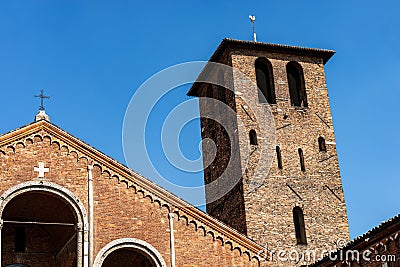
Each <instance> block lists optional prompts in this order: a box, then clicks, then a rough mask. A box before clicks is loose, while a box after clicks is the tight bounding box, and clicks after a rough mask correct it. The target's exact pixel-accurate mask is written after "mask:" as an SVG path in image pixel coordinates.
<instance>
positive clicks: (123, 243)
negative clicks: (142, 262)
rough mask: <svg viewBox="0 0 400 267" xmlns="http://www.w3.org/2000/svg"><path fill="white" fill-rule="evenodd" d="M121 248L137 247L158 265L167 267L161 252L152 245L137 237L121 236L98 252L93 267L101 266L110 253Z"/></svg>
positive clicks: (157, 266) (158, 266)
mask: <svg viewBox="0 0 400 267" xmlns="http://www.w3.org/2000/svg"><path fill="white" fill-rule="evenodd" d="M121 248H133V249H137V250H139V251H141V252H143V253H144V254H145V255H146V256H147V257H148V258H150V259H151V260H152V261H153V263H154V264H155V266H156V267H167V264H166V263H165V261H164V259H163V257H162V256H161V254H160V253H159V252H158V251H157V250H156V249H155V248H154V247H153V246H152V245H150V244H149V243H147V242H145V241H143V240H140V239H136V238H121V239H117V240H114V241H112V242H110V243H108V244H107V245H106V246H105V247H103V248H102V249H101V250H100V251H99V253H98V254H97V256H96V259H95V260H94V264H93V267H101V266H102V264H103V262H104V260H105V259H106V258H107V256H108V255H110V254H111V253H112V252H114V251H116V250H118V249H121Z"/></svg>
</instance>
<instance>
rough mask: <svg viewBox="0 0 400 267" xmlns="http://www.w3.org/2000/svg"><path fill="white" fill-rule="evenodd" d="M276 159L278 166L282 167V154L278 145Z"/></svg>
mask: <svg viewBox="0 0 400 267" xmlns="http://www.w3.org/2000/svg"><path fill="white" fill-rule="evenodd" d="M276 160H277V161H278V168H279V169H280V170H282V169H283V167H282V155H281V148H280V147H279V146H277V147H276Z"/></svg>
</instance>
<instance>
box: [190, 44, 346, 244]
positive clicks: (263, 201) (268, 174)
mask: <svg viewBox="0 0 400 267" xmlns="http://www.w3.org/2000/svg"><path fill="white" fill-rule="evenodd" d="M260 57H265V58H267V59H268V60H269V61H270V62H271V64H272V67H273V73H274V74H273V75H274V86H275V94H276V98H277V104H274V105H268V104H260V103H259V102H258V93H257V87H256V77H255V67H254V66H255V60H256V59H257V58H260ZM217 61H218V62H221V63H223V64H229V65H230V66H232V67H233V69H235V70H238V71H240V72H241V73H243V74H244V75H245V76H247V77H248V78H249V79H250V80H251V81H252V82H253V83H252V85H249V84H247V83H245V82H243V78H242V77H239V76H240V75H237V74H233V80H232V81H233V84H234V91H235V97H234V98H229V97H227V101H226V104H227V105H228V106H230V107H231V108H232V109H233V110H234V111H235V112H236V118H235V122H233V123H232V124H227V125H228V127H226V131H232V133H234V134H233V136H234V138H233V139H232V140H228V141H227V140H226V138H221V135H218V132H220V131H221V130H220V128H219V126H217V125H216V123H215V122H214V123H213V122H208V121H207V120H205V119H203V120H202V136H203V138H206V137H207V138H212V137H214V141H215V142H216V144H217V147H220V149H219V150H220V151H219V152H218V155H217V157H216V159H215V160H214V162H213V163H212V164H211V165H210V166H209V167H208V168H207V169H206V170H205V181H206V183H208V182H209V181H215V180H217V179H218V174H219V173H222V172H223V171H224V170H223V168H224V167H225V166H224V165H221V164H220V163H221V161H227V160H228V159H227V157H229V156H232V155H230V154H229V153H228V152H227V150H228V149H229V148H230V147H238V148H239V150H237V151H234V153H236V154H235V155H233V156H234V158H233V160H234V161H235V163H236V164H234V165H233V167H232V169H231V170H227V172H228V173H231V174H232V177H235V176H234V175H242V174H243V175H242V176H241V179H240V183H239V187H242V188H243V191H242V192H243V193H242V192H241V191H240V190H236V191H235V192H233V191H232V192H230V193H229V194H227V195H226V196H225V197H224V198H222V199H220V200H219V201H215V202H213V203H210V204H209V205H208V206H207V212H209V213H210V214H211V215H212V216H215V217H216V218H219V219H220V220H222V221H224V222H226V223H227V224H229V225H231V226H232V227H235V228H237V229H238V230H239V231H242V232H243V233H246V234H247V235H248V236H249V237H250V238H252V239H253V240H255V241H256V242H258V243H259V244H262V245H265V244H268V247H269V248H270V249H275V250H280V249H285V250H287V251H288V250H291V249H296V250H299V251H302V250H305V249H308V250H316V249H323V248H324V246H326V245H329V246H334V244H335V243H336V241H337V240H338V239H344V240H347V241H348V240H349V230H348V220H347V214H346V205H345V200H344V194H343V189H342V183H341V177H340V171H339V165H338V159H337V151H336V143H335V136H334V130H333V125H332V115H331V111H330V105H329V99H328V92H327V87H326V80H325V73H324V62H323V59H322V57H321V58H319V57H316V56H309V55H306V53H305V55H299V54H296V55H295V54H290V53H286V52H281V53H279V52H273V53H272V52H268V51H267V50H265V49H264V50H256V49H252V48H237V47H235V46H234V45H232V47H229V48H227V49H226V50H225V51H224V52H223V53H222V54H221V56H220V58H219V59H217ZM290 61H296V62H298V63H299V64H300V65H301V66H302V69H303V72H304V80H305V88H306V94H307V101H308V108H297V107H293V106H291V102H290V96H289V89H288V82H287V74H286V64H287V63H288V62H290ZM225 75H226V76H227V77H229V75H231V76H232V74H231V73H226V74H225ZM197 95H198V96H206V95H207V93H206V85H205V84H203V85H201V86H200V87H199V89H198V92H197ZM214 95H215V93H214V94H213V96H212V97H215V96H214ZM266 109H269V110H270V114H271V117H270V118H269V119H268V118H267V120H264V117H263V116H260V114H263V113H265V112H266ZM200 112H201V114H206V113H212V112H215V113H218V112H219V110H218V109H217V108H216V107H215V106H214V105H210V104H209V103H208V102H207V101H206V100H204V98H201V99H200ZM284 115H286V116H284ZM216 116H217V117H218V116H219V119H220V120H222V121H231V120H232V118H224V116H226V115H225V113H220V114H218V115H216ZM239 122H242V123H239ZM252 129H253V130H255V131H256V133H257V136H258V145H257V146H250V144H249V131H250V130H252ZM275 129H276V130H275ZM215 132H217V134H216V133H215ZM274 132H275V135H276V140H273V138H272V137H273V135H274ZM236 133H237V135H235V134H236ZM320 136H321V137H323V138H325V140H326V144H327V152H320V151H319V148H318V141H317V140H318V137H320ZM227 142H230V144H229V145H227V144H226V143H227ZM276 146H279V147H280V149H281V154H282V161H283V169H282V170H281V169H279V168H278V167H277V161H276V152H275V147H276ZM224 148H225V151H224ZM299 148H301V149H302V150H303V153H304V159H305V168H306V171H304V172H303V171H301V169H300V163H299V155H298V149H299ZM209 154H210V153H209V151H207V147H206V146H205V147H204V148H203V155H204V157H210V155H209ZM243 155H249V157H248V158H246V157H244V156H243ZM207 161H210V159H207ZM211 170H212V171H211ZM289 186H290V187H291V188H292V189H293V190H294V191H295V192H296V193H294V192H293V190H292V189H290V187H289ZM254 187H255V188H256V189H254ZM253 189H254V190H253ZM238 194H239V195H238ZM206 195H207V194H206ZM240 201H241V202H242V203H238V202H240ZM243 206H244V211H243V212H241V211H240V212H239V213H240V214H241V215H240V216H232V214H233V213H232V212H231V209H230V208H232V209H237V208H238V207H243ZM296 206H299V207H301V208H302V209H303V212H304V219H305V225H306V234H307V245H296V237H295V231H294V223H293V213H292V210H293V208H294V207H296ZM227 207H230V208H227ZM244 223H245V225H243V224H244ZM243 229H245V230H246V232H244V231H243Z"/></svg>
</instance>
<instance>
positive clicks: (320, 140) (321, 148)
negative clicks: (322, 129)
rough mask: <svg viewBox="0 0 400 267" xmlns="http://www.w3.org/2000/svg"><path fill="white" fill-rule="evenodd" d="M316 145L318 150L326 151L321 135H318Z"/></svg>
mask: <svg viewBox="0 0 400 267" xmlns="http://www.w3.org/2000/svg"><path fill="white" fill-rule="evenodd" d="M318 147H319V151H320V152H326V143H325V138H323V137H322V136H320V137H318Z"/></svg>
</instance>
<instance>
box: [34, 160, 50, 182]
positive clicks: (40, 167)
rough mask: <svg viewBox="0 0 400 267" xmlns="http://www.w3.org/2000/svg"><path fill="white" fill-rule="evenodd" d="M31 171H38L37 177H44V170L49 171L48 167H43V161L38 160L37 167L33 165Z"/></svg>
mask: <svg viewBox="0 0 400 267" xmlns="http://www.w3.org/2000/svg"><path fill="white" fill-rule="evenodd" d="M33 171H35V172H39V173H38V178H44V173H45V172H49V168H45V167H44V162H39V168H38V167H34V168H33Z"/></svg>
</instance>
